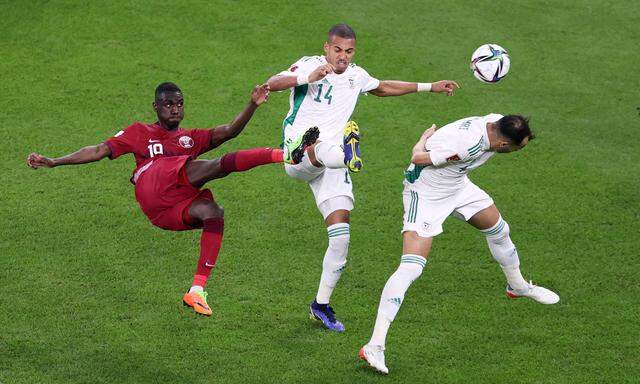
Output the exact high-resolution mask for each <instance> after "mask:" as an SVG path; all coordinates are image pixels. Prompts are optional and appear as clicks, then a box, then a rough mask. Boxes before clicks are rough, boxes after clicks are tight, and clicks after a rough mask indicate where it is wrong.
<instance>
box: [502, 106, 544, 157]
mask: <svg viewBox="0 0 640 384" xmlns="http://www.w3.org/2000/svg"><path fill="white" fill-rule="evenodd" d="M495 127H496V134H497V143H496V152H501V153H508V152H514V151H517V150H519V149H522V148H524V147H525V146H526V145H527V144H529V141H531V140H533V139H534V138H535V135H534V134H533V132H531V128H529V119H527V118H526V117H524V116H520V115H507V116H504V117H502V118H501V119H500V120H498V121H497V122H496V123H495Z"/></svg>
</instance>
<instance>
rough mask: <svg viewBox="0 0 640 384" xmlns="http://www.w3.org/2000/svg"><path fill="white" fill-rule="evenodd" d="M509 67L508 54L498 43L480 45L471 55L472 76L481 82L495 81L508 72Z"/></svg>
mask: <svg viewBox="0 0 640 384" xmlns="http://www.w3.org/2000/svg"><path fill="white" fill-rule="evenodd" d="M509 67H511V59H510V58H509V54H508V53H507V50H506V49H504V48H502V47H501V46H499V45H498V44H485V45H482V46H480V47H479V48H478V49H476V50H475V51H474V52H473V55H471V70H472V71H473V76H475V77H476V78H477V79H478V80H480V81H482V82H483V83H497V82H498V81H500V80H501V79H502V78H503V77H505V76H506V75H507V73H509Z"/></svg>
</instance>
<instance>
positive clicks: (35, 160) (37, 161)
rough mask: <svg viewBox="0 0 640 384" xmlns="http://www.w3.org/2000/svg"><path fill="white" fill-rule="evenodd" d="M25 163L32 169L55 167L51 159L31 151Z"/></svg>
mask: <svg viewBox="0 0 640 384" xmlns="http://www.w3.org/2000/svg"><path fill="white" fill-rule="evenodd" d="M27 165H28V166H30V167H31V168H33V169H38V168H43V167H44V168H53V167H55V164H54V162H53V160H52V159H50V158H48V157H46V156H42V155H41V154H39V153H31V154H29V156H28V157H27Z"/></svg>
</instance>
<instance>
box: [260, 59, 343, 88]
mask: <svg viewBox="0 0 640 384" xmlns="http://www.w3.org/2000/svg"><path fill="white" fill-rule="evenodd" d="M296 69H297V68H291V69H290V70H289V72H285V73H279V74H277V75H273V76H271V77H270V78H269V80H267V84H268V85H269V89H271V90H272V91H283V90H285V89H289V88H293V87H296V86H298V85H304V84H309V83H313V82H315V81H318V80H322V79H324V77H325V76H327V75H328V74H330V73H333V72H334V70H335V68H334V67H333V65H331V64H329V63H327V64H323V65H320V66H318V67H317V68H316V69H314V70H313V71H312V72H311V73H307V72H303V71H299V72H298V73H296V72H295V71H296Z"/></svg>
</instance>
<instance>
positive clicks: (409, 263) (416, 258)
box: [369, 254, 427, 346]
mask: <svg viewBox="0 0 640 384" xmlns="http://www.w3.org/2000/svg"><path fill="white" fill-rule="evenodd" d="M426 264H427V259H425V258H424V257H422V256H420V255H412V254H406V255H402V258H401V259H400V266H398V269H396V271H395V272H394V273H393V275H391V277H390V278H389V280H387V284H385V286H384V289H383V290H382V295H381V296H380V306H379V307H378V317H377V318H376V325H375V326H374V328H373V335H372V336H371V340H370V341H369V344H372V345H382V346H384V344H385V339H386V337H387V331H388V330H389V325H391V322H392V321H393V319H395V317H396V315H397V314H398V310H400V305H402V301H403V300H404V295H405V293H406V292H407V289H409V286H410V285H411V283H413V282H414V281H415V280H416V279H417V278H418V277H420V275H421V274H422V269H423V268H424V266H425V265H426Z"/></svg>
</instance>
